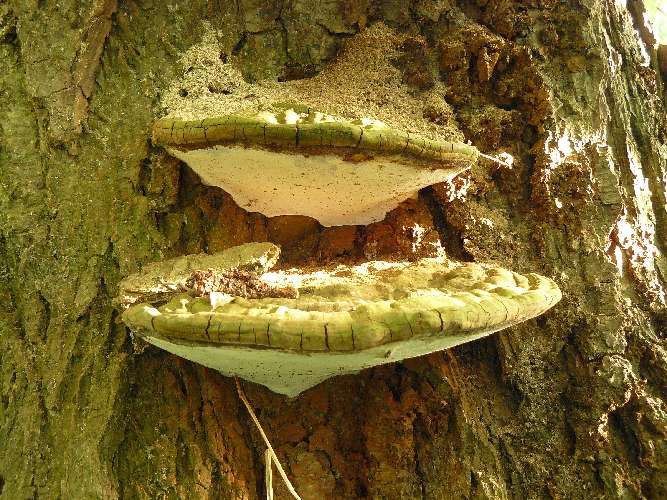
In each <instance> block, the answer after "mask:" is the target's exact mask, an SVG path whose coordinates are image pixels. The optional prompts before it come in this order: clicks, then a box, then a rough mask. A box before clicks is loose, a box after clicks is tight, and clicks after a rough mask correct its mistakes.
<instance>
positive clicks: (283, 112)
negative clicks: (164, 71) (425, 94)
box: [153, 106, 479, 226]
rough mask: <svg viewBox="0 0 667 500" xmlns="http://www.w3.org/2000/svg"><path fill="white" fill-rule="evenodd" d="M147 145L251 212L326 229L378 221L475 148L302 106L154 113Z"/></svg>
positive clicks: (465, 160) (461, 166) (445, 175)
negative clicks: (305, 219)
mask: <svg viewBox="0 0 667 500" xmlns="http://www.w3.org/2000/svg"><path fill="white" fill-rule="evenodd" d="M153 142H154V143H155V144H157V145H160V146H164V147H165V148H166V149H167V151H168V152H169V153H170V154H172V155H173V156H176V157H177V158H179V159H181V160H182V161H184V162H185V163H187V164H188V165H189V166H190V167H191V168H192V169H193V170H194V171H195V172H196V173H197V174H198V175H199V176H200V177H201V179H202V181H203V182H204V183H205V184H208V185H213V186H219V187H221V188H223V189H224V190H225V191H227V192H228V193H230V194H231V195H232V197H233V198H234V200H235V201H236V203H238V204H239V205H240V206H242V207H243V208H245V209H247V210H249V211H257V212H261V213H263V214H265V215H267V216H275V215H307V216H309V217H313V218H315V219H317V220H318V221H319V222H320V223H321V224H322V225H324V226H337V225H347V224H369V223H371V222H375V221H378V220H382V219H383V218H384V216H385V214H386V213H387V212H388V211H390V210H392V209H393V208H395V207H396V206H397V205H398V204H399V203H401V202H402V201H405V200H406V199H407V198H410V197H412V196H414V195H415V194H416V193H417V191H418V190H419V189H421V188H423V187H426V186H429V185H432V184H435V183H438V182H443V181H447V180H449V179H451V178H452V177H454V176H455V175H456V174H458V173H459V172H461V171H462V170H465V169H466V168H468V167H469V166H470V165H471V164H473V163H474V162H475V161H476V160H477V157H478V155H479V152H478V151H477V149H476V148H475V147H474V146H470V145H468V144H463V143H459V142H446V141H437V140H432V139H426V138H422V137H418V136H416V135H414V134H410V133H409V132H404V131H401V130H397V129H394V128H391V127H389V126H387V125H385V124H383V123H382V122H379V121H377V120H372V119H368V118H361V119H354V120H348V119H344V118H341V117H337V116H332V115H327V114H323V113H320V112H318V111H315V110H312V109H309V108H307V107H304V106H292V107H287V108H286V109H280V107H279V106H273V109H268V110H264V111H262V112H259V113H257V112H253V113H251V114H243V113H239V114H231V115H227V116H220V117H209V118H202V119H198V120H177V119H172V118H167V119H162V120H158V121H157V122H156V123H155V126H154V128H153Z"/></svg>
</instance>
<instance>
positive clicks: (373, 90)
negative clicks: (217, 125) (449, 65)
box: [162, 23, 463, 141]
mask: <svg viewBox="0 0 667 500" xmlns="http://www.w3.org/2000/svg"><path fill="white" fill-rule="evenodd" d="M407 40H408V36H407V35H405V34H401V33H399V32H397V31H396V30H394V29H392V28H389V27H388V26H386V25H384V24H382V23H376V24H374V25H373V26H371V27H369V28H367V29H365V30H364V31H362V32H361V33H359V34H356V35H355V36H353V37H352V38H349V39H347V40H346V41H345V42H344V43H343V47H342V49H341V50H340V52H339V53H338V55H337V56H336V58H335V59H334V60H333V61H332V62H331V63H329V64H327V65H326V66H325V67H324V68H323V69H322V71H321V72H319V73H318V74H317V75H315V76H313V77H312V78H306V79H301V80H291V81H286V82H276V81H273V80H266V81H258V82H254V83H249V82H247V81H245V80H244V78H243V76H242V72H241V70H240V68H238V67H236V66H235V65H234V64H233V63H232V62H226V63H225V62H223V61H222V60H221V59H220V57H219V55H220V50H221V48H220V45H219V43H218V41H217V38H216V33H215V31H214V30H212V29H211V28H210V27H209V28H208V29H207V31H205V32H204V36H203V38H202V42H201V43H199V44H197V45H194V46H193V47H191V48H190V49H188V50H187V51H186V53H185V54H184V55H183V56H182V57H181V59H180V61H179V62H180V65H181V67H182V68H183V74H182V76H180V77H179V78H176V79H175V80H174V82H172V84H171V85H170V86H169V89H168V90H167V92H166V93H165V95H164V97H163V98H162V105H163V106H164V107H165V111H166V112H167V115H166V116H167V117H170V118H180V119H186V120H187V119H190V120H195V119H202V118H206V117H212V116H224V115H228V114H234V113H239V112H244V111H245V112H248V111H251V112H252V111H255V112H256V111H260V110H263V109H269V107H270V105H271V104H275V103H284V104H289V103H293V104H294V105H308V106H311V107H312V108H314V109H316V110H318V111H321V112H323V113H328V114H332V115H336V116H341V117H345V118H350V119H351V118H363V117H367V118H373V119H377V120H381V121H383V122H384V123H386V124H387V125H389V126H391V127H392V128H396V129H399V130H405V131H410V132H417V133H419V134H420V135H422V136H423V137H427V138H429V139H434V140H446V141H461V140H462V139H463V135H462V134H461V132H460V131H459V130H458V127H457V125H456V121H455V120H454V114H453V112H452V111H451V109H450V108H449V106H448V105H447V103H446V102H445V101H444V100H443V99H442V98H441V97H440V96H442V94H443V93H444V87H443V86H442V84H440V83H435V82H433V83H432V84H431V85H430V88H429V89H428V90H426V91H425V93H423V94H421V95H415V93H414V92H412V91H411V88H410V85H409V84H407V83H405V82H404V79H405V77H404V73H403V72H402V71H401V70H400V69H399V68H397V64H403V65H406V64H407V65H409V63H410V61H406V60H404V59H403V60H401V57H403V58H405V56H404V52H403V51H402V50H401V49H403V50H408V53H409V46H408V48H407V49H406V48H405V44H406V41H407ZM410 40H413V38H411V39H410ZM422 43H424V42H423V41H422ZM396 60H398V61H396ZM413 79H414V77H413ZM408 82H409V83H412V80H410V79H409V78H408ZM212 89H213V90H212ZM427 117H431V119H428V118H427ZM433 120H436V121H437V123H434V121H433Z"/></svg>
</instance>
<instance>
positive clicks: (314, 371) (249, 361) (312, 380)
mask: <svg viewBox="0 0 667 500" xmlns="http://www.w3.org/2000/svg"><path fill="white" fill-rule="evenodd" d="M504 326H506V325H503V326H498V328H496V329H493V330H492V331H481V332H479V331H478V332H475V333H470V334H468V335H439V336H432V337H425V338H421V339H420V338H412V339H409V340H407V341H402V342H395V343H390V344H385V345H381V346H377V347H373V348H371V349H364V350H363V351H354V352H315V353H303V352H291V351H287V350H283V351H279V350H277V349H261V348H257V347H243V346H236V345H224V346H223V345H218V346H210V345H204V344H194V343H188V342H185V341H177V340H166V339H163V338H159V337H151V336H145V337H143V338H144V339H145V340H146V341H148V342H150V343H151V344H153V345H155V346H157V347H159V348H161V349H164V350H165V351H168V352H171V353H172V354H176V355H177V356H180V357H182V358H185V359H189V360H190V361H194V362H195V363H199V364H200V365H204V366H208V367H209V368H213V369H214V370H218V371H219V372H220V373H222V374H223V375H226V376H228V377H230V376H238V377H241V378H242V379H245V380H250V381H252V382H255V383H256V384H262V385H264V386H266V387H268V388H269V389H271V390H272V391H274V392H278V393H281V394H285V395H287V396H290V397H295V396H297V395H299V394H300V393H301V392H303V391H305V390H306V389H309V388H311V387H313V386H315V385H317V384H319V383H320V382H322V381H324V380H326V379H328V378H330V377H333V376H336V375H346V374H350V373H357V372H359V371H360V370H363V369H364V368H369V367H372V366H376V365H378V364H385V363H394V362H396V361H400V360H402V359H405V358H413V357H416V356H422V355H424V354H430V353H432V352H436V351H441V350H443V349H448V348H450V347H453V346H455V345H459V344H463V343H464V342H470V341H472V340H476V339H478V338H481V337H485V336H487V335H490V334H491V333H493V332H494V331H497V330H498V329H502V328H503V327H504Z"/></svg>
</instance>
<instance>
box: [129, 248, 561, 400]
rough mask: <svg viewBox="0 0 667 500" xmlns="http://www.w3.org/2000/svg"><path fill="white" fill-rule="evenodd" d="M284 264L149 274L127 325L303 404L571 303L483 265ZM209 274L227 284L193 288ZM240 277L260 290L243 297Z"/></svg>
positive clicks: (157, 267) (168, 264) (223, 258)
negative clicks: (337, 384)
mask: <svg viewBox="0 0 667 500" xmlns="http://www.w3.org/2000/svg"><path fill="white" fill-rule="evenodd" d="M278 256H279V248H278V247H276V246H275V245H272V244H270V243H249V244H245V245H241V246H238V247H234V248H231V249H228V250H225V251H223V252H220V253H218V254H215V255H211V256H202V255H199V256H186V257H179V258H176V259H171V260H168V261H164V262H159V263H154V264H150V265H148V266H147V267H146V268H145V270H144V272H143V273H140V274H137V275H133V276H130V277H128V278H126V279H125V280H124V281H123V282H122V283H121V299H120V300H121V301H122V302H123V303H124V304H126V305H127V306H129V307H128V308H127V309H126V310H125V312H124V313H123V321H124V322H125V323H126V324H127V325H128V326H129V327H130V328H131V329H132V330H133V331H134V332H136V333H137V334H138V335H140V336H141V337H143V338H144V339H146V340H147V341H148V342H150V343H152V344H154V345H156V346H158V347H161V348H162V349H165V350H167V351H169V352H172V353H174V354H177V355H179V356H182V357H184V358H187V359H190V360H192V361H195V362H197V363H200V364H202V365H206V366H208V367H211V368H214V369H216V370H218V371H220V372H221V373H223V374H225V375H227V376H239V377H241V378H244V379H246V380H250V381H253V382H256V383H259V384H263V385H265V386H266V387H268V388H269V389H271V390H273V391H275V392H279V393H282V394H286V395H288V396H296V395H298V394H299V393H301V392H302V391H304V390H306V389H308V388H310V387H312V386H314V385H316V384H318V383H320V382H322V381H323V380H325V379H327V378H330V377H333V376H336V375H342V374H349V373H356V372H358V371H360V370H363V369H364V368H368V367H372V366H376V365H381V364H385V363H391V362H395V361H399V360H402V359H405V358H411V357H415V356H421V355H423V354H427V353H431V352H434V351H439V350H442V349H447V348H449V347H452V346H455V345H457V344H461V343H464V342H469V341H471V340H475V339H478V338H480V337H483V336H486V335H489V334H491V333H493V332H496V331H498V330H501V329H503V328H507V327H509V326H512V325H514V324H517V323H520V322H522V321H526V320H528V319H530V318H533V317H535V316H537V315H539V314H541V313H543V312H544V311H546V310H547V309H549V308H550V307H552V306H553V305H554V304H556V303H557V302H558V301H559V300H560V298H561V292H560V290H559V289H558V286H557V285H556V284H555V283H554V282H553V281H552V280H550V279H548V278H545V277H542V276H539V275H537V274H532V273H531V274H526V275H521V274H517V273H515V272H512V271H509V270H506V269H503V268H500V267H494V266H490V265H484V264H473V263H455V262H450V261H447V260H444V259H442V258H437V259H436V258H433V259H421V260H418V261H415V262H382V261H373V262H367V263H365V264H363V265H359V266H354V267H350V266H342V265H341V266H338V267H336V268H332V269H330V270H318V271H314V272H309V271H308V270H306V269H302V270H298V269H292V270H287V271H276V272H270V271H269V269H270V268H271V267H272V266H273V265H274V264H275V262H276V260H277V258H278ZM203 266H204V267H205V266H209V268H210V270H209V271H208V273H206V276H207V278H210V276H211V275H217V276H221V278H219V279H217V280H215V279H214V280H212V281H211V282H213V283H215V287H213V288H212V287H208V288H206V289H204V290H202V289H201V288H197V286H195V285H196V283H194V281H197V280H198V279H200V275H198V274H196V273H194V271H196V270H198V269H201V268H202V267H203ZM235 269H243V270H245V272H253V273H254V278H253V280H255V281H260V282H261V283H262V285H261V286H252V287H250V288H251V290H246V289H244V290H243V291H242V292H240V293H239V292H238V290H239V287H238V285H237V284H235V282H234V277H233V273H232V272H233V271H234V270H235ZM193 273H194V274H193ZM230 273H231V274H230ZM193 276H194V278H193ZM214 288H217V289H214ZM195 290H198V291H199V293H196V292H195ZM230 292H232V293H230ZM201 293H203V295H202V296H198V294H201Z"/></svg>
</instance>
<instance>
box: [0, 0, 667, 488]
mask: <svg viewBox="0 0 667 500" xmlns="http://www.w3.org/2000/svg"><path fill="white" fill-rule="evenodd" d="M633 7H634V8H633V9H632V12H634V13H635V14H634V17H633V16H631V15H630V14H629V12H628V11H626V10H625V8H624V7H622V6H620V5H619V2H614V1H613V0H566V1H564V2H556V1H547V0H540V1H538V0H524V1H512V0H507V1H502V2H496V1H489V2H487V1H486V0H477V1H473V0H460V1H458V2H457V1H455V0H432V1H429V0H418V1H411V2H404V1H399V0H386V1H382V0H377V1H370V0H368V1H364V0H359V1H356V0H333V1H327V2H325V1H323V0H320V1H316V0H313V1H311V2H308V1H302V0H284V1H269V2H265V1H255V0H238V1H235V2H227V1H222V0H209V1H206V0H192V1H187V2H185V1H182V2H178V1H172V2H162V1H152V0H136V1H133V0H121V1H118V2H117V1H116V0H85V1H74V0H57V1H55V0H54V1H50V0H46V1H41V0H40V1H38V0H32V1H18V0H17V1H11V0H10V1H9V2H0V301H1V303H2V307H0V449H1V450H2V452H1V453H0V496H1V497H2V498H10V499H15V498H16V499H21V498H38V497H39V498H163V497H164V498H259V497H262V495H263V493H262V491H263V461H262V456H263V444H262V442H261V439H260V437H259V435H258V434H257V432H256V431H255V429H254V428H253V426H252V425H251V422H250V421H249V418H248V415H247V414H246V412H245V409H244V407H243V406H242V404H241V403H240V401H239V399H238V397H237V395H236V393H235V389H234V384H233V381H232V380H230V379H226V378H224V377H222V376H221V375H219V374H217V373H215V372H213V371H210V370H207V369H205V368H202V367H200V366H196V365H194V364H191V363H189V362H186V361H184V360H181V359H178V358H176V357H174V356H171V355H169V354H167V353H165V352H161V351H159V350H157V349H155V348H145V349H143V350H142V348H143V347H144V346H139V345H137V346H135V345H134V344H133V342H132V341H131V337H130V335H129V333H128V331H127V330H126V329H125V327H124V326H123V325H122V324H120V323H119V322H118V321H117V312H116V311H115V310H114V307H113V305H112V302H111V301H112V298H113V297H114V296H115V294H116V292H117V286H118V282H119V280H120V279H121V278H122V277H123V276H125V275H127V274H129V273H130V272H133V271H135V270H137V269H138V268H139V267H140V266H141V264H142V263H145V262H149V261H152V260H157V259H159V258H163V257H166V256H174V255H181V254H185V253H192V252H197V251H202V250H208V251H215V250H218V249H221V248H225V247H228V246H231V245H234V244H238V243H242V242H246V241H253V240H254V241H261V240H270V241H273V242H276V243H279V244H282V245H283V246H284V248H285V259H286V262H288V263H289V262H297V261H298V262H303V261H306V260H312V261H315V262H317V261H327V260H331V259H340V260H342V261H354V260H358V259H361V258H371V257H372V258H377V257H396V256H406V255H408V256H409V255H412V254H419V252H420V249H421V248H423V247H425V245H426V243H428V242H433V241H435V240H437V238H441V239H442V244H443V246H444V247H445V249H446V250H447V252H448V253H449V254H450V256H452V257H454V258H458V259H461V260H474V261H493V262H496V263H498V264H499V265H502V266H505V267H509V268H510V269H515V270H516V271H518V272H531V271H537V272H540V273H542V274H545V275H547V276H551V277H553V278H554V279H555V280H556V281H558V283H559V285H560V286H561V288H562V290H563V295H564V300H563V301H562V303H561V304H560V305H559V306H558V307H557V308H556V309H555V310H554V311H553V312H550V313H548V314H547V315H545V316H543V317H541V318H539V319H537V320H533V321H530V322H528V323H525V324H522V325H520V326H518V327H514V328H512V329H510V330H507V331H504V332H502V333H500V334H498V335H495V336H493V337H491V338H489V339H487V340H482V341H478V342H475V343H473V344H468V345H465V346H462V347H458V348H455V349H452V350H450V351H448V352H445V353H439V354H433V355H430V356H428V357H426V358H420V359H415V360H411V361H409V362H405V363H402V364H395V365H390V366H387V367H383V368H378V369H373V370H368V371H366V372H364V373H362V374H360V375H357V376H346V377H341V378H338V379H333V380H330V381H328V382H325V383H323V384H322V385H320V386H318V387H316V388H314V389H312V390H310V391H308V392H307V393H305V394H304V395H302V396H301V397H299V398H298V399H295V400H287V399H285V398H282V397H279V396H277V395H275V394H273V393H270V392H269V391H268V390H266V389H264V388H263V387H260V386H254V385H252V384H246V390H247V393H248V396H249V397H250V399H251V401H252V402H253V404H254V405H255V406H256V408H257V411H258V413H259V416H260V419H261V420H262V421H263V423H264V425H265V428H266V429H267V431H268V433H269V434H270V436H271V437H272V439H273V442H274V446H275V448H276V450H277V453H278V455H279V456H280V457H281V458H282V460H283V463H284V464H285V465H286V467H287V469H288V474H289V475H290V476H291V477H292V478H293V480H294V483H295V486H296V488H297V490H298V491H299V492H300V493H301V495H302V497H303V498H389V499H394V498H459V497H465V498H473V497H474V498H545V497H547V498H548V497H553V498H573V497H582V496H586V497H589V498H591V497H602V496H604V497H607V498H659V497H665V496H667V440H666V439H665V438H666V437H667V436H666V434H667V406H666V405H665V401H664V400H665V397H667V346H666V345H665V338H666V337H667V331H666V329H667V314H666V313H665V309H664V300H665V297H664V286H665V276H667V262H666V261H665V259H664V257H663V256H662V253H661V252H663V253H664V251H665V250H667V213H666V212H665V183H666V179H667V144H666V142H667V138H666V137H665V130H667V123H665V122H666V119H665V104H664V103H665V99H664V95H665V94H664V84H663V81H662V80H661V77H660V75H659V73H657V72H656V71H655V69H654V68H657V64H658V62H657V59H656V56H655V54H654V53H653V51H652V49H651V48H650V47H648V48H647V49H646V50H647V52H648V55H649V57H651V61H650V64H647V63H646V62H645V61H644V55H643V54H642V52H641V50H640V47H641V46H644V45H645V44H646V43H650V34H648V33H647V32H646V30H645V29H643V26H642V23H641V16H640V15H639V14H637V13H640V12H641V7H640V8H636V7H637V2H634V3H633ZM202 21H207V22H208V23H209V26H210V27H212V28H213V29H216V30H219V31H218V39H219V42H220V46H221V54H220V57H221V58H224V59H229V60H231V61H233V62H234V63H235V64H238V65H240V67H242V68H243V70H244V74H245V75H246V77H247V78H248V79H251V80H252V79H257V78H282V79H291V78H303V77H308V76H310V75H313V74H315V73H316V72H317V71H318V70H319V69H320V68H321V67H322V65H323V64H325V63H326V61H328V60H330V59H332V58H334V57H335V56H336V52H337V50H338V48H339V46H340V43H341V41H342V40H343V39H344V38H345V37H349V36H352V35H354V33H356V32H358V31H359V30H362V29H364V27H365V26H368V25H372V24H373V23H376V22H384V23H385V24H387V25H389V26H391V27H393V28H395V29H397V30H401V31H404V32H408V33H410V34H411V41H410V43H406V44H405V47H404V51H405V55H404V57H401V58H399V59H398V60H397V61H396V64H397V65H399V67H401V68H402V69H403V71H404V74H405V82H406V83H407V84H408V85H411V86H412V87H413V88H414V92H415V93H419V92H422V91H423V90H424V89H426V88H429V87H430V86H432V84H433V82H434V81H435V80H436V79H438V78H440V79H442V80H443V81H444V82H445V83H446V84H447V86H448V92H447V94H446V95H444V96H443V99H445V100H446V101H447V102H448V103H449V104H450V105H451V106H452V107H453V109H454V111H455V114H456V118H457V120H458V122H459V124H460V126H461V128H462V130H463V131H464V132H465V134H466V138H467V139H470V140H471V141H472V142H473V143H474V144H475V145H476V146H477V147H478V148H480V150H482V151H484V152H487V153H493V152H497V151H500V150H506V151H509V152H511V153H512V154H513V155H514V157H515V166H514V168H512V169H504V168H501V169H496V168H495V167H491V166H490V165H486V164H484V165H481V168H478V169H475V170H474V171H472V172H470V173H468V174H466V175H464V176H462V177H461V178H460V179H459V180H458V181H457V182H456V183H455V184H454V185H451V186H444V185H439V186H434V187H432V188H428V189H426V190H424V191H423V192H422V193H421V194H420V197H419V199H418V200H411V201H409V202H407V203H406V204H404V205H403V206H401V207H399V208H398V209H396V210H395V211H393V212H392V213H390V214H389V215H388V216H387V218H386V219H385V221H383V222H379V223H375V224H372V225H370V226H367V227H339V228H327V229H323V228H322V227H320V226H319V225H318V224H317V223H315V222H312V221H308V220H306V219H303V218H299V217H277V218H273V219H266V218H264V217H262V216H260V215H257V214H251V213H247V212H245V211H244V210H242V209H241V208H239V207H238V206H236V205H235V204H234V202H233V201H232V199H231V198H230V197H229V195H227V194H225V193H224V192H222V191H220V190H219V189H217V188H210V187H207V186H202V185H201V184H199V183H198V181H197V179H196V177H195V176H194V175H193V174H191V173H190V172H189V170H188V169H187V168H186V167H185V166H183V165H180V164H179V163H178V162H177V161H176V160H174V159H171V158H169V157H167V156H166V155H164V153H163V152H162V151H160V150H159V149H153V148H152V147H151V146H150V142H149V133H150V127H151V124H152V122H153V121H154V119H155V118H157V117H158V116H159V114H160V107H159V97H160V93H161V89H164V88H165V86H166V85H167V84H168V82H169V81H170V80H171V79H172V77H173V76H174V75H175V72H176V71H177V69H176V68H177V59H178V56H179V54H181V53H182V52H183V51H184V50H186V49H187V48H188V47H190V46H191V45H193V44H194V43H197V42H198V41H199V40H200V38H201V33H202V30H203V29H204V28H203V27H202V26H203V25H202ZM635 25H636V26H637V27H638V28H639V30H638V31H635V27H634V26H635ZM214 90H215V89H213V90H212V91H214ZM438 113H439V112H438V109H437V106H436V107H435V108H434V109H433V110H432V113H430V114H429V116H430V118H431V119H433V120H434V121H435V120H438V119H439V114H438ZM277 488H278V496H279V497H280V498H285V495H286V491H285V490H284V489H283V488H282V486H277Z"/></svg>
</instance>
